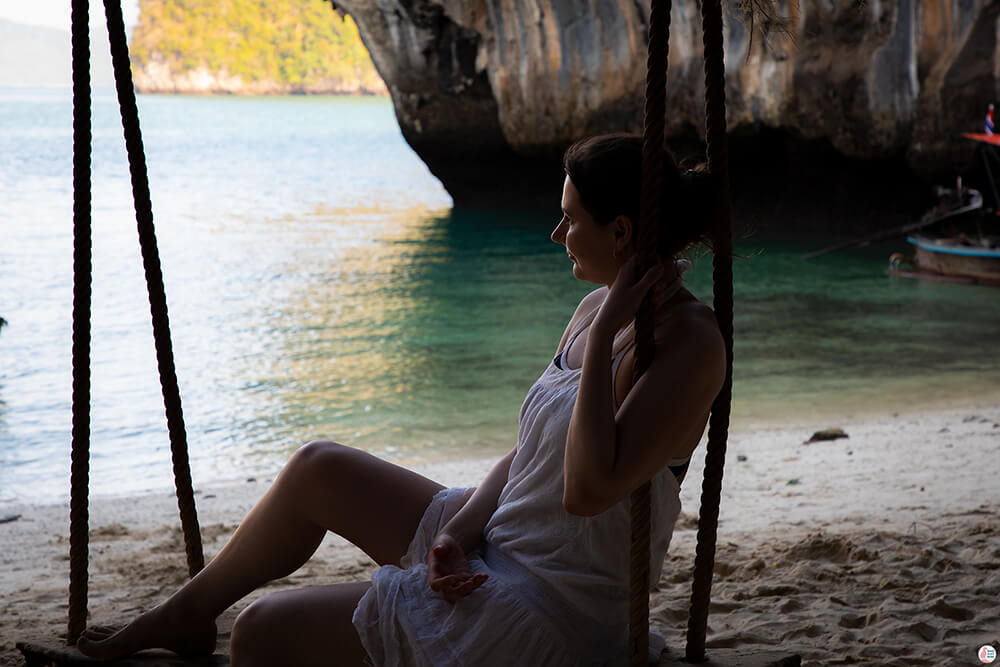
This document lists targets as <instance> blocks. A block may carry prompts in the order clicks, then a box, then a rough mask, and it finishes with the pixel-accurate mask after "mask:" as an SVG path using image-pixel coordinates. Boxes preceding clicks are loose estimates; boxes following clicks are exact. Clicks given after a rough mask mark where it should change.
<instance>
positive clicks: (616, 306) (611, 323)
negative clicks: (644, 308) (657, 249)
mask: <svg viewBox="0 0 1000 667" xmlns="http://www.w3.org/2000/svg"><path fill="white" fill-rule="evenodd" d="M638 261H639V260H638V258H637V256H636V255H632V257H630V258H629V259H628V261H626V262H625V263H624V264H622V265H621V267H619V269H618V277H616V278H615V282H614V283H613V284H612V285H611V289H610V290H609V291H608V296H607V297H606V298H605V299H604V303H603V304H601V309H600V310H599V311H598V313H597V317H596V318H595V319H594V325H596V326H597V327H598V328H597V330H598V331H601V332H603V333H605V334H607V335H609V336H613V335H614V334H615V332H617V331H618V330H619V329H621V328H622V327H623V326H624V325H625V324H626V323H627V322H629V321H630V320H632V319H633V318H634V317H635V314H636V311H638V310H639V305H640V304H641V303H642V299H643V297H645V296H646V292H648V291H649V289H650V288H651V287H654V285H655V288H654V289H655V291H659V290H661V289H662V285H660V284H658V281H659V280H660V279H661V278H663V275H664V270H663V265H662V264H660V263H659V262H657V263H656V264H654V265H653V266H651V267H650V268H649V270H648V271H646V274H645V275H644V276H643V277H642V279H641V280H639V281H636V279H635V265H636V262H638ZM655 291H654V295H655Z"/></svg>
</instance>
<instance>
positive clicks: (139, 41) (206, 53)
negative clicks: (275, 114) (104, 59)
mask: <svg viewBox="0 0 1000 667" xmlns="http://www.w3.org/2000/svg"><path fill="white" fill-rule="evenodd" d="M129 51H130V55H131V57H132V75H133V78H134V81H135V87H136V89H137V90H138V91H139V92H142V93H195V94H211V93H224V94H225V93H228V94H237V95H269V94H365V95H385V94H387V91H386V88H385V84H384V83H383V82H382V79H381V78H380V77H379V75H378V72H377V71H376V70H375V66H374V65H373V64H372V61H371V58H370V56H369V55H368V51H367V50H366V49H365V47H364V45H363V44H362V43H361V38H360V37H359V36H358V29H357V26H355V24H354V21H353V20H352V19H351V18H350V17H349V16H345V15H342V14H339V13H337V12H335V11H334V10H333V8H332V7H331V5H330V3H329V2H328V1H327V0H228V1H227V2H224V3H223V2H204V1H201V0H140V2H139V22H138V24H137V25H136V26H135V29H134V31H133V33H132V40H131V45H130V47H129Z"/></svg>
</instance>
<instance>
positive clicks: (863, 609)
mask: <svg viewBox="0 0 1000 667" xmlns="http://www.w3.org/2000/svg"><path fill="white" fill-rule="evenodd" d="M824 427H837V428H841V429H843V430H844V431H845V433H846V434H847V435H848V436H849V437H847V438H842V439H837V440H831V441H821V442H814V443H809V444H805V441H807V440H808V439H809V438H810V436H811V435H812V433H813V432H814V431H815V430H818V429H820V428H824ZM704 454H705V452H704V447H700V448H699V450H698V452H697V453H696V454H695V457H694V459H693V461H692V466H691V469H690V471H689V473H688V476H687V479H686V481H685V483H684V486H683V490H682V502H683V508H684V509H683V513H682V515H681V519H680V521H679V523H678V525H677V528H676V531H675V533H674V539H673V542H672V544H671V547H670V552H669V553H668V555H667V562H666V564H665V566H664V570H663V576H662V577H661V579H660V581H659V584H658V587H657V591H656V592H655V593H654V594H653V596H652V600H651V607H652V610H653V614H652V622H653V625H654V627H656V628H658V629H659V630H660V631H662V632H663V634H664V635H665V636H666V638H667V643H668V647H670V648H671V649H672V650H673V651H674V652H675V653H678V654H679V653H681V652H682V651H683V644H684V632H685V623H686V618H687V607H688V601H689V598H690V579H691V570H692V564H693V560H694V545H695V537H696V535H695V529H696V526H697V515H698V506H699V496H700V484H701V477H702V470H703V466H704ZM998 462H1000V404H997V403H995V402H990V403H988V404H985V405H976V406H970V407H963V408H961V409H954V408H952V409H948V410H936V411H934V410H932V411H922V412H921V413H919V414H908V413H894V414H886V415H884V416H879V417H875V418H865V419H857V420H852V419H844V420H840V421H838V420H836V419H832V420H831V419H826V420H825V421H824V422H822V423H815V422H812V421H809V420H807V419H803V420H802V422H801V423H799V424H788V425H785V426H782V427H781V428H766V429H756V430H752V431H747V432H740V431H736V432H734V433H733V434H732V435H731V437H730V443H729V450H728V454H727V468H726V474H725V479H724V481H723V498H722V508H721V513H720V526H719V542H718V547H717V552H716V565H715V581H714V585H713V606H712V613H711V615H710V617H709V635H708V648H709V653H710V654H711V649H712V648H714V647H748V648H752V647H759V648H765V649H768V650H775V649H780V650H783V651H794V652H798V653H799V654H800V655H801V656H802V658H803V664H807V665H839V664H877V665H978V664H981V663H980V662H979V660H978V659H977V651H978V649H979V647H980V646H982V645H984V644H992V645H993V646H995V647H998V648H1000V518H998V511H1000V483H998V480H997V477H998V475H1000V465H998ZM492 463H493V459H474V460H466V461H458V462H450V463H439V464H434V465H428V466H423V467H422V468H420V469H419V471H420V472H422V473H423V474H425V475H428V476H429V477H432V478H434V479H437V480H438V481H440V482H441V483H443V484H448V485H474V484H475V483H477V482H478V480H479V479H480V478H481V477H482V476H483V475H484V474H485V473H486V472H487V470H488V469H489V468H490V466H491V465H492ZM276 472H277V471H276ZM195 482H196V486H197V489H198V495H197V500H198V513H199V518H200V521H201V526H202V532H203V539H204V543H205V551H206V556H208V557H211V556H212V555H213V554H215V553H216V552H218V550H219V549H220V548H221V546H222V545H223V544H224V542H225V540H226V538H227V537H228V536H229V535H230V534H231V533H232V531H233V530H234V529H235V527H236V525H237V524H238V522H239V521H240V519H241V518H242V516H243V515H244V514H245V513H246V511H247V510H249V508H250V507H251V506H252V505H253V503H254V502H255V501H256V499H258V498H259V497H260V496H261V494H262V493H263V492H264V491H265V490H266V488H267V486H268V484H269V482H270V480H269V479H267V478H258V479H241V480H234V481H232V482H230V483H226V484H214V485H198V484H197V480H195ZM90 512H91V516H90V525H91V531H92V532H91V547H90V548H91V561H90V562H91V564H90V614H91V618H92V619H94V620H95V621H99V622H107V623H114V622H123V621H126V620H128V619H129V618H131V617H132V616H134V615H135V614H136V613H137V612H139V611H141V610H143V609H145V608H147V607H149V606H152V605H153V604H155V603H156V602H157V601H158V600H160V599H162V598H163V597H164V596H165V595H167V594H168V593H169V592H170V591H172V590H173V589H174V588H176V587H177V586H178V585H179V584H181V583H182V582H183V580H184V578H185V576H186V565H185V560H184V553H183V551H184V550H183V544H182V538H181V535H180V529H179V520H178V518H177V512H176V501H175V500H174V498H173V496H172V495H171V494H166V493H164V494H154V495H145V496H141V497H133V498H119V497H108V496H95V497H94V498H92V500H91V508H90ZM15 516H16V517H17V518H16V519H13V520H8V521H6V522H4V523H0V544H2V545H3V547H2V549H0V558H2V563H3V568H2V569H0V665H2V666H3V667H9V666H12V665H21V664H23V661H22V659H21V657H20V654H19V653H18V652H17V651H16V650H15V648H14V642H15V641H19V640H24V639H47V640H52V639H55V638H57V637H59V636H61V635H62V634H63V633H64V632H65V628H66V605H67V601H66V598H67V589H68V580H69V575H68V570H69V565H68V525H69V511H68V506H67V505H66V504H59V505H31V506H26V505H5V506H0V518H3V517H7V518H11V517H15ZM623 548H626V547H625V545H623ZM374 567H375V566H374V564H373V563H372V562H371V561H370V559H368V557H367V556H365V555H364V554H363V553H362V552H361V551H359V550H357V549H356V548H354V547H353V546H352V545H350V544H348V543H346V542H345V541H343V540H341V539H340V538H338V537H336V536H333V535H330V536H328V537H327V539H326V540H325V541H324V543H323V545H322V546H321V547H320V549H319V551H318V552H317V553H316V555H315V556H314V557H313V559H312V560H311V561H310V562H309V563H307V564H306V565H305V566H304V567H303V568H302V569H301V570H299V571H298V572H297V573H295V574H294V575H293V576H291V577H288V578H286V579H283V580H281V581H277V582H274V583H273V584H271V585H269V586H268V587H267V588H265V589H263V590H262V591H260V593H266V592H268V591H272V590H276V589H280V588H285V587H289V586H304V585H309V584H318V583H332V582H339V581H357V580H363V579H365V578H366V577H367V576H369V574H370V572H371V571H372V570H373V569H374ZM252 599H253V598H252V597H250V598H247V599H245V600H243V601H242V602H240V603H239V604H238V605H236V606H234V607H233V608H232V609H230V610H229V611H228V612H227V613H226V614H225V615H224V616H223V617H222V619H221V620H220V631H221V632H220V637H219V650H220V651H223V652H225V651H227V650H228V645H227V644H228V632H229V629H230V628H231V626H232V622H233V619H234V618H235V617H236V614H237V613H238V612H239V610H240V609H242V608H243V607H244V606H245V605H246V604H248V603H249V602H250V601H251V600H252Z"/></svg>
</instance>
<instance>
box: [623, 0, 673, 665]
mask: <svg viewBox="0 0 1000 667" xmlns="http://www.w3.org/2000/svg"><path fill="white" fill-rule="evenodd" d="M670 7H671V0H652V3H651V6H650V11H649V53H648V56H647V61H646V106H645V113H644V116H643V132H642V194H641V207H640V213H639V229H638V239H637V242H638V243H637V245H638V248H637V250H638V253H639V261H638V263H637V264H636V270H637V272H638V275H637V278H638V277H640V276H642V275H643V274H644V273H645V271H646V270H647V269H649V267H650V266H652V265H653V263H654V262H655V261H656V233H657V226H658V222H659V220H660V212H661V200H662V193H663V160H664V150H663V139H664V119H665V117H666V100H667V55H668V52H669V40H670ZM653 329H654V311H653V303H652V300H651V298H650V297H649V296H647V298H645V299H643V302H642V305H641V306H640V307H639V311H638V312H637V313H636V318H635V330H636V334H635V337H636V352H635V362H634V364H633V367H632V377H633V383H634V382H637V381H638V380H639V376H641V375H642V374H643V373H644V372H645V371H646V369H648V368H649V366H650V364H652V363H653V355H654V352H655V347H654V344H653ZM649 494H650V489H649V482H646V483H644V484H643V485H642V486H640V487H639V488H638V489H636V490H635V491H633V492H632V496H631V546H630V551H629V638H628V651H629V662H630V663H631V664H632V665H633V666H638V665H646V664H647V663H648V662H649V531H650V500H649Z"/></svg>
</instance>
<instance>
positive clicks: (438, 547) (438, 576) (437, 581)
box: [427, 533, 488, 602]
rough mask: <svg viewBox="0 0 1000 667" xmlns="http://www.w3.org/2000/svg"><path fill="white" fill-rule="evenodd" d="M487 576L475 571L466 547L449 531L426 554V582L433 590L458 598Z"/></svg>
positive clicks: (453, 599)
mask: <svg viewBox="0 0 1000 667" xmlns="http://www.w3.org/2000/svg"><path fill="white" fill-rule="evenodd" d="M487 578H488V576H487V575H485V574H475V573H473V572H472V568H470V567H469V561H468V559H466V557H465V551H464V550H463V549H462V547H461V545H460V544H459V543H458V541H457V540H456V539H455V538H454V537H452V536H451V535H448V534H447V533H441V534H440V535H438V536H437V539H436V540H434V546H432V547H431V550H430V553H429V554H427V583H428V584H430V587H431V590H434V591H437V592H438V593H440V594H441V595H442V596H443V597H444V599H445V600H447V601H448V602H455V601H456V600H458V599H460V598H463V597H465V596H466V595H468V594H469V593H471V592H472V591H473V590H475V589H476V588H479V586H481V585H482V584H483V582H484V581H486V579H487Z"/></svg>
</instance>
